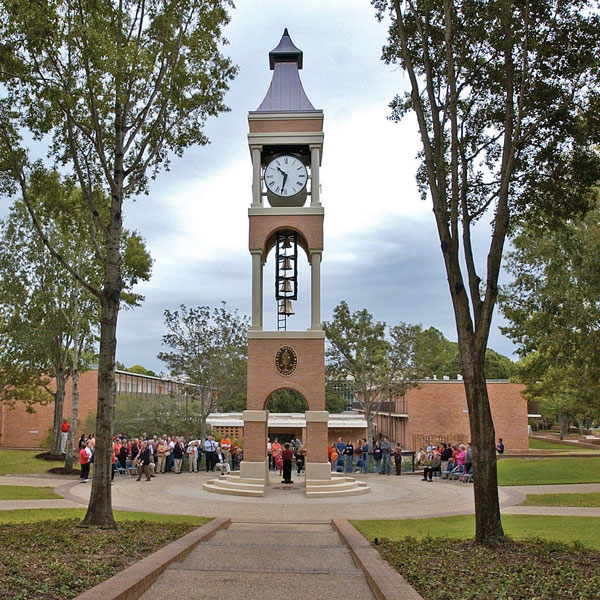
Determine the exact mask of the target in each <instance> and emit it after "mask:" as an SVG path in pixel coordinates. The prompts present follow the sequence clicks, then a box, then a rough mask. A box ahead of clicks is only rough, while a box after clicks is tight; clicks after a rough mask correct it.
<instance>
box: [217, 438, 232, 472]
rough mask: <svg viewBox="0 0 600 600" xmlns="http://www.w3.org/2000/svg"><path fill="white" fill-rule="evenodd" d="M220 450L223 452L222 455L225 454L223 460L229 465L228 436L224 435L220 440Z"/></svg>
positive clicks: (229, 446) (229, 449)
mask: <svg viewBox="0 0 600 600" xmlns="http://www.w3.org/2000/svg"><path fill="white" fill-rule="evenodd" d="M220 445H221V451H222V452H223V455H224V456H225V460H226V461H227V463H228V464H230V465H231V440H230V439H229V436H228V435H226V436H225V437H224V438H223V439H222V440H221V444H220Z"/></svg>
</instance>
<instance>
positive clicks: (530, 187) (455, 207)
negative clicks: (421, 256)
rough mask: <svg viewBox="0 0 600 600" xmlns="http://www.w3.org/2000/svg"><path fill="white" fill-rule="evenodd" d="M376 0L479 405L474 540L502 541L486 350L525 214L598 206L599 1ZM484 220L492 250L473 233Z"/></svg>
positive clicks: (396, 106) (471, 404)
mask: <svg viewBox="0 0 600 600" xmlns="http://www.w3.org/2000/svg"><path fill="white" fill-rule="evenodd" d="M372 4H373V5H374V6H375V8H376V11H377V15H378V17H379V18H384V17H389V19H390V28H389V37H388V45H387V46H386V47H385V48H384V50H383V59H384V60H385V62H386V63H389V64H399V65H400V66H401V67H402V68H403V69H404V71H405V72H406V74H407V76H408V80H409V87H410V91H409V92H407V93H406V94H405V95H404V96H399V97H396V98H395V99H394V100H393V102H392V104H391V108H392V119H393V120H400V119H401V118H403V116H404V115H405V114H406V113H407V112H412V113H414V114H415V116H416V119H417V124H418V128H419V133H420V137H421V143H422V148H421V151H420V153H419V156H420V159H421V166H420V168H419V170H418V174H417V182H418V185H419V187H420V190H421V193H422V196H423V197H424V198H425V197H426V196H427V195H429V196H430V197H431V201H432V204H433V213H434V217H435V221H436V225H437V230H438V237H439V242H440V247H441V251H442V256H443V259H444V266H445V269H446V275H447V280H448V286H449V291H450V295H451V300H452V306H453V310H454V316H455V322H456V329H457V334H458V347H459V360H460V367H461V373H462V374H463V377H464V385H465V392H466V396H467V403H468V408H469V419H470V428H471V439H472V442H473V468H474V471H475V472H476V473H477V477H476V478H475V479H474V491H475V520H476V533H475V540H476V541H477V542H480V543H485V544H494V543H496V542H497V541H498V540H502V539H503V538H504V532H503V530H502V524H501V521H500V506H499V501H498V489H497V471H496V456H495V451H494V444H495V432H494V426H493V422H492V415H491V411H490V405H489V398H488V394H487V388H486V384H485V355H486V347H487V342H488V337H489V331H490V327H491V323H492V318H493V314H494V307H495V304H496V300H497V295H498V275H499V272H500V265H501V260H502V253H503V248H504V243H505V240H506V236H507V234H508V232H509V228H510V227H511V226H514V225H516V223H517V220H518V219H519V218H524V219H529V218H535V219H537V220H540V221H547V222H553V221H556V220H560V219H563V218H565V217H568V216H570V215H571V214H573V213H575V212H577V211H585V210H587V208H588V207H589V202H590V194H589V188H590V185H591V184H592V183H593V182H594V181H596V180H597V178H598V173H599V172H600V160H599V157H598V154H597V152H596V148H595V147H594V145H593V144H594V142H595V141H597V137H596V138H595V139H594V136H597V114H598V107H599V104H600V103H599V94H598V85H597V83H598V82H597V65H598V39H599V34H600V20H599V18H598V14H597V11H596V10H595V5H594V4H593V3H592V2H587V1H586V0H583V1H581V2H579V1H577V2H575V1H572V0H566V1H565V2H562V3H556V2H551V1H549V0H526V1H525V2H512V1H511V0H495V1H492V2H484V1H482V0H466V1H464V2H460V3H456V2H452V1H451V0H440V1H434V2H431V1H428V2H425V1H424V0H409V1H406V2H401V1H400V0H372ZM481 221H484V222H486V223H489V224H490V235H489V247H488V248H487V250H486V252H485V258H483V259H479V258H478V257H477V256H476V249H477V247H478V246H480V243H477V244H475V243H474V240H473V229H474V227H475V226H476V224H477V223H480V222H481ZM482 269H483V272H482Z"/></svg>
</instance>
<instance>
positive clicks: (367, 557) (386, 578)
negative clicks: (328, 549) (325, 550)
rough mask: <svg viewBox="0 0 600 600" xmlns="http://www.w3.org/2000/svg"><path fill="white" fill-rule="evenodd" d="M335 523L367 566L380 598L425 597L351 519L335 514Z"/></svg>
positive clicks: (413, 599)
mask: <svg viewBox="0 0 600 600" xmlns="http://www.w3.org/2000/svg"><path fill="white" fill-rule="evenodd" d="M331 525H332V526H333V528H334V529H335V530H336V531H337V532H338V533H339V535H340V537H341V538H342V541H343V542H344V544H346V546H348V549H349V550H350V554H352V558H353V559H354V562H355V563H356V564H357V566H358V567H360V568H361V569H362V570H363V572H364V574H365V577H366V578H367V582H368V584H369V587H370V588H371V591H372V592H373V595H374V596H375V598H377V600H423V597H422V596H421V595H420V594H418V593H417V592H416V591H415V590H414V589H413V588H412V587H411V586H410V585H409V584H408V583H407V582H406V580H405V579H404V577H402V575H400V573H398V571H396V570H395V569H393V568H392V567H390V565H388V564H387V563H386V562H385V561H384V560H383V559H382V558H381V557H380V556H379V553H378V552H377V550H375V549H374V548H373V547H372V546H371V544H370V543H369V541H368V540H366V539H365V538H364V537H363V535H362V534H361V533H360V532H359V531H358V530H357V529H356V528H355V527H353V526H352V525H351V524H350V522H349V521H348V520H347V519H339V518H333V519H331Z"/></svg>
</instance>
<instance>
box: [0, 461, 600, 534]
mask: <svg viewBox="0 0 600 600" xmlns="http://www.w3.org/2000/svg"><path fill="white" fill-rule="evenodd" d="M214 477H215V475H214V474H208V473H205V472H201V473H187V472H186V473H182V474H180V475H176V474H174V473H166V474H163V475H158V476H157V477H155V478H153V479H152V481H150V482H146V481H143V480H142V481H136V480H135V478H133V477H118V476H117V478H116V479H115V484H114V486H113V488H112V494H113V506H114V507H115V508H118V509H123V510H139V511H147V512H157V513H170V514H185V515H197V516H206V517H232V518H233V519H234V520H240V521H253V520H256V521H277V522H302V521H304V522H318V521H323V522H329V520H330V519H331V518H332V517H341V518H347V519H378V518H379V519H382V518H387V519H402V518H427V517H434V516H446V515H458V514H470V513H472V512H473V486H472V485H471V484H465V483H460V482H458V481H441V480H439V479H437V480H435V479H434V481H433V482H432V483H426V482H424V481H421V478H420V477H419V476H417V475H402V476H401V477H396V476H393V475H392V476H382V475H374V474H372V475H368V476H366V477H365V478H364V480H366V481H367V483H368V484H369V486H370V487H371V493H370V494H365V495H362V496H349V497H347V498H326V499H309V498H306V496H305V495H304V486H303V485H302V478H300V479H297V480H296V483H294V484H293V485H292V486H289V487H288V486H283V485H281V483H280V482H281V479H280V478H279V477H278V476H276V475H275V474H272V476H271V485H270V486H269V488H268V490H267V493H266V495H265V497H264V498H238V497H235V496H226V495H221V494H213V493H210V492H206V491H204V490H203V489H202V483H204V482H205V481H207V480H208V479H211V478H214ZM3 484H4V485H35V486H41V485H44V486H51V487H53V488H55V490H56V491H57V492H58V493H59V494H61V495H62V496H64V498H65V499H64V500H25V501H24V500H8V501H2V502H0V510H7V509H11V508H59V507H64V508H66V507H76V506H87V504H88V500H89V494H90V489H91V484H81V483H79V481H77V480H75V481H73V480H65V479H58V478H44V477H10V476H5V477H1V478H0V485H3ZM560 492H600V484H582V485H565V486H549V485H546V486H520V487H501V488H500V489H499V497H500V503H501V506H502V511H503V513H504V514H509V513H518V514H556V515H560V514H572V515H587V516H600V509H598V508H569V507H556V508H551V507H548V508H546V507H528V506H517V505H518V504H519V503H521V502H522V501H523V500H524V499H525V494H526V493H538V494H539V493H560Z"/></svg>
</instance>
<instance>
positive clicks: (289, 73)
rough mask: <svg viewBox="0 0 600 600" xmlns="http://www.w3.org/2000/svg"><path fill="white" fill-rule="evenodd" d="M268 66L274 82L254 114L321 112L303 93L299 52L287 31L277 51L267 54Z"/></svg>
mask: <svg viewBox="0 0 600 600" xmlns="http://www.w3.org/2000/svg"><path fill="white" fill-rule="evenodd" d="M269 66H270V67H271V70H272V71H273V79H272V80H271V85H270V86H269V90H268V92H267V95H266V96H265V98H264V100H263V101H262V102H261V104H260V106H259V107H258V108H257V109H256V112H277V113H280V112H321V111H320V110H317V109H316V108H315V107H314V106H313V105H312V104H311V102H310V100H309V99H308V97H307V95H306V93H305V92H304V88H303V87H302V82H301V81H300V74H299V73H298V71H299V69H301V68H302V50H300V49H299V48H297V47H296V46H295V45H294V42H292V38H291V37H290V34H289V33H288V30H287V29H285V31H284V32H283V36H282V37H281V41H280V42H279V44H278V45H277V47H276V48H274V49H273V50H271V52H269Z"/></svg>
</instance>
